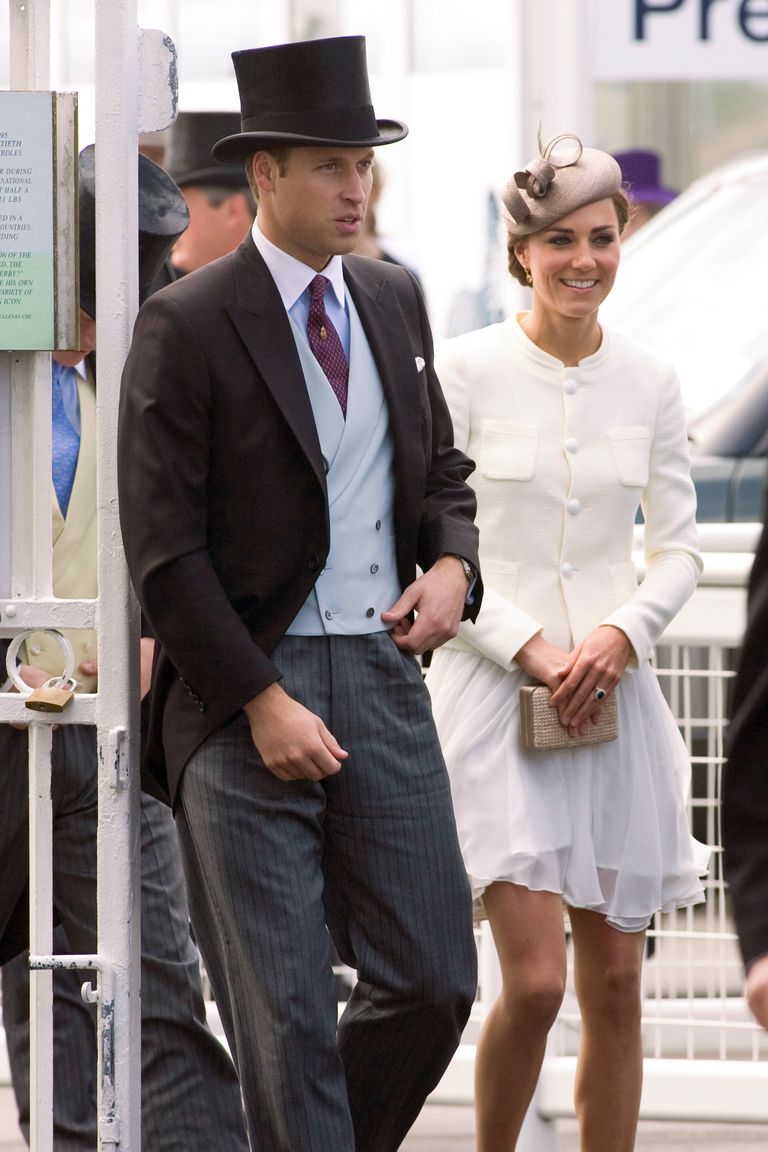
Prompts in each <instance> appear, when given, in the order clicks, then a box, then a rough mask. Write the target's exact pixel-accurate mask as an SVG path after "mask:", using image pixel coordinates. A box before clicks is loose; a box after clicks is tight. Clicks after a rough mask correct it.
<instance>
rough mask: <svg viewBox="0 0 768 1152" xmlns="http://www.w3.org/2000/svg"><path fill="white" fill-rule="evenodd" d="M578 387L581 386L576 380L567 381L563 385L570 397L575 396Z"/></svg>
mask: <svg viewBox="0 0 768 1152" xmlns="http://www.w3.org/2000/svg"><path fill="white" fill-rule="evenodd" d="M578 387H579V386H578V384H577V383H576V381H575V380H566V382H565V384H563V388H564V389H565V391H566V392H567V393H568V395H569V396H573V395H575V393H576V391H577V389H578Z"/></svg>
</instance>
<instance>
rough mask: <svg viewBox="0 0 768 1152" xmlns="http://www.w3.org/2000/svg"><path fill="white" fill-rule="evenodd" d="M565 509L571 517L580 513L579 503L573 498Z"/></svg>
mask: <svg viewBox="0 0 768 1152" xmlns="http://www.w3.org/2000/svg"><path fill="white" fill-rule="evenodd" d="M567 508H568V511H569V512H570V514H571V516H578V514H579V512H581V501H580V500H577V499H576V497H575V496H574V498H573V499H572V500H569V501H568V504H567Z"/></svg>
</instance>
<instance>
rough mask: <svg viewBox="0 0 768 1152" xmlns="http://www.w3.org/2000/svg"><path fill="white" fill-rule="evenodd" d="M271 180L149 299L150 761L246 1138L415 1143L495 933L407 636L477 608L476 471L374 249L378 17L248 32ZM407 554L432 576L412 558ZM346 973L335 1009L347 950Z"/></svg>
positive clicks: (134, 564) (130, 465) (327, 1151)
mask: <svg viewBox="0 0 768 1152" xmlns="http://www.w3.org/2000/svg"><path fill="white" fill-rule="evenodd" d="M233 59H234V63H235V71H236V73H237V80H238V86H239V89H240V100H241V106H242V125H241V126H242V130H241V132H239V133H237V134H233V135H230V136H228V137H227V138H225V139H224V140H221V141H220V142H219V143H218V144H217V145H216V147H215V148H214V156H215V157H216V159H218V160H223V161H225V162H227V163H233V162H235V161H237V160H240V161H243V162H245V165H246V170H247V172H248V175H249V179H250V181H251V185H252V187H253V188H254V190H255V192H256V194H257V197H258V203H259V210H258V216H257V219H256V222H255V225H254V228H253V229H252V232H251V234H249V235H248V236H247V237H246V239H245V240H244V242H243V243H242V244H241V245H240V247H239V248H238V249H237V251H236V252H234V253H232V254H231V255H230V256H227V257H224V258H223V259H222V260H219V261H216V262H215V263H214V264H211V265H209V266H208V267H206V268H203V269H201V270H200V271H198V272H195V273H193V274H191V275H189V276H185V277H184V278H183V279H181V280H179V281H178V282H177V283H175V284H173V285H171V286H170V287H169V288H167V289H165V290H164V291H162V292H159V293H157V294H156V295H155V296H153V297H152V299H151V300H150V301H149V302H148V303H147V304H146V305H145V306H144V308H143V309H142V310H141V312H140V314H139V319H138V321H137V326H136V331H135V333H134V340H133V345H132V348H131V351H130V353H129V357H128V361H127V364H126V370H125V375H124V379H123V394H122V399H121V417H120V433H119V445H120V446H119V468H118V472H119V478H120V503H121V518H122V525H123V534H124V538H125V544H126V553H127V556H128V562H129V567H130V569H131V573H132V576H133V580H134V585H135V587H136V590H137V593H138V596H139V599H140V601H141V603H142V607H143V609H144V611H145V613H146V615H147V618H148V619H149V621H150V624H151V625H152V628H153V630H154V632H155V634H156V636H157V638H158V642H159V646H160V652H159V658H158V660H157V662H156V666H155V669H154V675H153V685H152V694H151V723H150V732H149V740H148V744H147V748H146V756H145V768H146V769H147V770H149V771H152V772H153V773H154V774H155V775H156V777H157V778H159V779H160V780H161V782H163V783H165V785H166V786H167V788H168V792H169V797H170V799H171V801H172V803H173V804H174V807H175V813H176V819H177V824H178V827H179V833H180V837H181V841H182V851H183V854H184V863H185V869H186V873H187V881H188V888H189V893H190V909H191V913H192V922H193V926H194V928H195V933H196V937H197V939H198V943H199V944H200V948H201V951H202V953H203V957H204V960H205V963H206V969H207V971H208V974H209V976H210V977H211V980H212V983H213V986H214V992H215V995H216V999H217V1003H218V1005H219V1009H220V1011H221V1012H222V1018H223V1020H224V1025H225V1029H226V1032H227V1037H228V1039H229V1042H230V1047H231V1050H232V1053H233V1056H234V1058H235V1063H236V1065H237V1068H238V1072H239V1075H240V1081H241V1085H242V1090H243V1096H244V1100H245V1106H246V1115H247V1121H248V1125H249V1134H250V1139H251V1144H252V1147H253V1148H254V1149H259V1150H261V1149H264V1150H267V1149H268V1150H269V1152H310V1150H312V1152H353V1150H354V1152H389V1150H393V1149H396V1148H399V1147H400V1144H401V1142H402V1140H403V1139H404V1137H405V1134H406V1132H407V1131H408V1129H409V1127H410V1125H411V1124H412V1122H413V1120H414V1118H415V1117H416V1115H417V1114H418V1112H419V1110H420V1108H421V1106H422V1104H423V1101H424V1099H425V1097H426V1096H427V1094H428V1093H429V1092H430V1091H431V1090H432V1089H433V1088H434V1086H435V1085H436V1083H437V1082H438V1081H439V1079H440V1076H441V1075H442V1072H443V1070H444V1068H445V1067H446V1065H447V1063H448V1061H449V1060H450V1058H451V1055H452V1053H453V1052H454V1050H455V1048H456V1046H457V1044H458V1042H459V1039H460V1036H461V1032H462V1028H463V1026H464V1023H465V1021H466V1018H467V1015H468V1013H469V1009H470V1006H471V1003H472V999H473V995H474V988H475V968H476V958H475V949H474V941H473V934H472V923H471V901H470V895H469V890H468V886H467V881H466V877H465V874H464V870H463V867H462V864H461V859H460V854H459V849H458V843H457V837H456V830H455V824H454V820H453V813H452V810H451V803H450V790H449V787H448V785H447V780H446V774H445V766H444V763H443V760H442V756H441V753H440V750H439V746H438V744H437V738H436V735H435V730H434V726H433V723H432V718H431V713H430V710H429V705H428V701H427V698H426V695H425V689H424V686H423V683H422V679H421V672H420V668H419V665H418V662H417V659H416V654H417V653H419V652H422V651H424V650H425V649H427V648H432V647H435V646H436V645H439V644H440V643H442V642H443V641H444V640H446V639H447V638H448V637H449V636H452V635H454V634H455V632H456V630H457V628H458V626H459V622H460V620H461V618H462V616H464V617H468V618H470V617H474V615H475V614H476V613H477V610H478V608H479V606H480V599H481V595H482V587H481V583H480V579H479V576H478V573H477V539H476V530H475V527H474V523H473V517H474V509H475V501H474V496H473V494H472V492H471V490H470V489H469V487H468V486H467V485H466V478H467V476H468V475H469V473H470V472H471V470H472V463H471V461H469V460H467V459H466V457H464V456H463V455H462V454H461V453H460V452H458V451H457V450H456V449H455V448H454V447H453V442H452V429H451V423H450V418H449V416H448V413H447V409H446V406H445V402H444V400H443V397H442V393H441V392H440V388H439V384H438V382H437V379H436V377H435V374H434V370H433V367H432V338H431V335H430V331H429V326H428V323H427V319H426V312H425V308H424V302H423V299H422V297H421V294H420V292H419V289H418V287H417V285H416V283H415V281H414V279H413V277H412V276H411V275H410V273H409V272H408V271H407V270H405V269H403V268H401V267H398V266H395V265H389V264H385V263H384V262H383V261H378V260H368V259H366V258H364V257H359V256H354V255H348V254H349V253H351V252H352V250H353V249H354V247H355V245H356V243H357V241H358V238H359V235H360V229H361V225H362V221H363V218H364V215H365V210H366V205H367V201H368V196H369V194H370V188H371V167H372V164H373V157H374V149H375V148H376V147H378V146H381V145H384V144H389V143H393V142H394V141H396V140H400V139H402V138H403V137H404V136H405V135H406V132H407V129H406V128H405V126H404V125H403V124H401V123H399V122H398V121H392V120H385V121H382V120H377V119H376V118H375V115H374V112H373V108H372V106H371V100H370V93H369V90H368V78H367V74H366V64H365V42H364V40H363V38H362V37H342V38H337V39H331V40H318V41H310V42H306V43H296V44H287V45H278V46H276V47H271V48H262V49H254V50H251V51H245V52H237V53H235V54H234V57H233ZM417 564H418V565H419V567H420V568H421V570H422V572H423V575H421V576H418V577H417ZM326 925H327V927H328V929H329V931H330V935H331V938H332V940H333V943H334V944H335V945H336V947H337V949H338V951H339V954H340V955H341V958H342V959H343V960H344V961H345V963H347V964H349V965H350V967H352V968H355V969H356V970H357V975H358V982H357V984H356V986H355V988H354V989H353V991H352V993H351V996H350V998H349V1001H348V1003H347V1006H346V1008H345V1011H344V1013H343V1015H342V1017H341V1020H340V1021H339V1023H338V1032H337V1020H336V995H335V986H334V981H333V974H332V969H331V963H330V957H331V946H330V941H329V939H328V935H327V933H326Z"/></svg>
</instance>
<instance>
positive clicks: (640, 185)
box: [614, 148, 677, 240]
mask: <svg viewBox="0 0 768 1152" xmlns="http://www.w3.org/2000/svg"><path fill="white" fill-rule="evenodd" d="M614 160H616V162H617V163H618V165H619V167H620V168H621V177H622V183H623V184H624V187H625V189H626V191H627V193H628V194H629V199H630V203H631V205H632V211H631V213H630V217H629V221H628V223H627V226H626V228H625V229H624V232H623V234H622V240H626V239H627V238H628V237H629V236H632V235H633V234H634V233H635V232H637V231H638V229H639V228H642V226H643V224H647V223H648V221H649V220H652V219H653V217H654V216H655V215H656V213H657V212H660V211H661V209H662V208H664V207H665V206H666V205H667V204H671V203H672V201H673V200H674V199H675V197H676V196H677V192H676V191H675V189H674V188H665V187H664V185H663V184H662V183H661V157H660V156H659V154H658V152H654V151H653V149H651V148H632V149H630V150H628V151H626V152H616V153H615V154H614Z"/></svg>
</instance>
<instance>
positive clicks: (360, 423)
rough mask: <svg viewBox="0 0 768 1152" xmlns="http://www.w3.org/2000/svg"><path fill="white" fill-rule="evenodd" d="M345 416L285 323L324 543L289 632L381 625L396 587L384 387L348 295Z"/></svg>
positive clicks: (298, 334) (348, 631) (357, 630)
mask: <svg viewBox="0 0 768 1152" xmlns="http://www.w3.org/2000/svg"><path fill="white" fill-rule="evenodd" d="M347 306H348V309H349V349H350V354H349V395H348V399H347V418H346V420H345V419H344V416H343V414H342V411H341V407H340V406H339V402H338V400H337V399H336V396H335V395H334V393H333V389H332V388H331V386H330V384H329V383H328V380H327V378H326V376H325V373H324V372H323V370H322V368H321V367H320V365H319V364H318V362H317V360H316V359H315V357H314V356H313V355H312V352H311V350H310V347H309V344H308V342H307V336H306V333H305V332H303V331H302V330H301V328H300V327H299V325H297V324H296V323H295V321H294V320H293V317H290V319H291V326H292V327H293V334H294V338H295V340H296V347H297V349H298V352H299V358H300V360H301V366H302V369H303V370H304V379H305V381H306V384H307V390H308V392H309V399H310V403H311V405H312V412H313V413H314V417H315V424H316V426H317V434H318V438H319V440H320V448H321V451H322V454H323V462H324V464H325V471H326V482H327V486H328V508H329V513H330V525H331V548H330V552H329V554H328V559H327V561H326V564H325V568H324V569H323V571H322V572H321V573H320V576H319V578H318V580H317V583H316V584H315V586H314V588H313V590H312V592H310V594H309V596H308V598H307V600H306V601H305V603H304V605H303V607H302V608H301V610H300V612H299V614H298V615H297V616H296V618H295V620H294V621H293V623H292V624H291V626H290V628H289V629H288V634H289V635H291V636H324V635H344V636H360V635H363V634H366V633H369V632H382V631H385V630H386V629H387V628H388V627H390V625H386V624H384V622H383V621H382V619H381V613H382V612H384V611H386V609H388V608H391V607H392V605H393V604H394V603H395V601H396V600H398V599H399V597H400V593H401V587H400V581H399V579H398V576H397V563H396V559H395V523H394V494H395V485H394V475H393V466H392V463H393V447H392V438H391V436H390V434H389V413H388V411H387V405H386V402H385V399H384V390H383V388H382V385H381V379H380V377H379V372H378V369H377V367H376V363H375V361H374V359H373V356H372V355H371V350H370V348H369V346H368V340H367V339H366V336H365V332H364V331H363V326H362V324H361V323H360V317H359V315H358V313H357V309H356V308H355V306H354V303H353V301H352V300H351V298H350V297H349V296H348V297H347Z"/></svg>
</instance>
